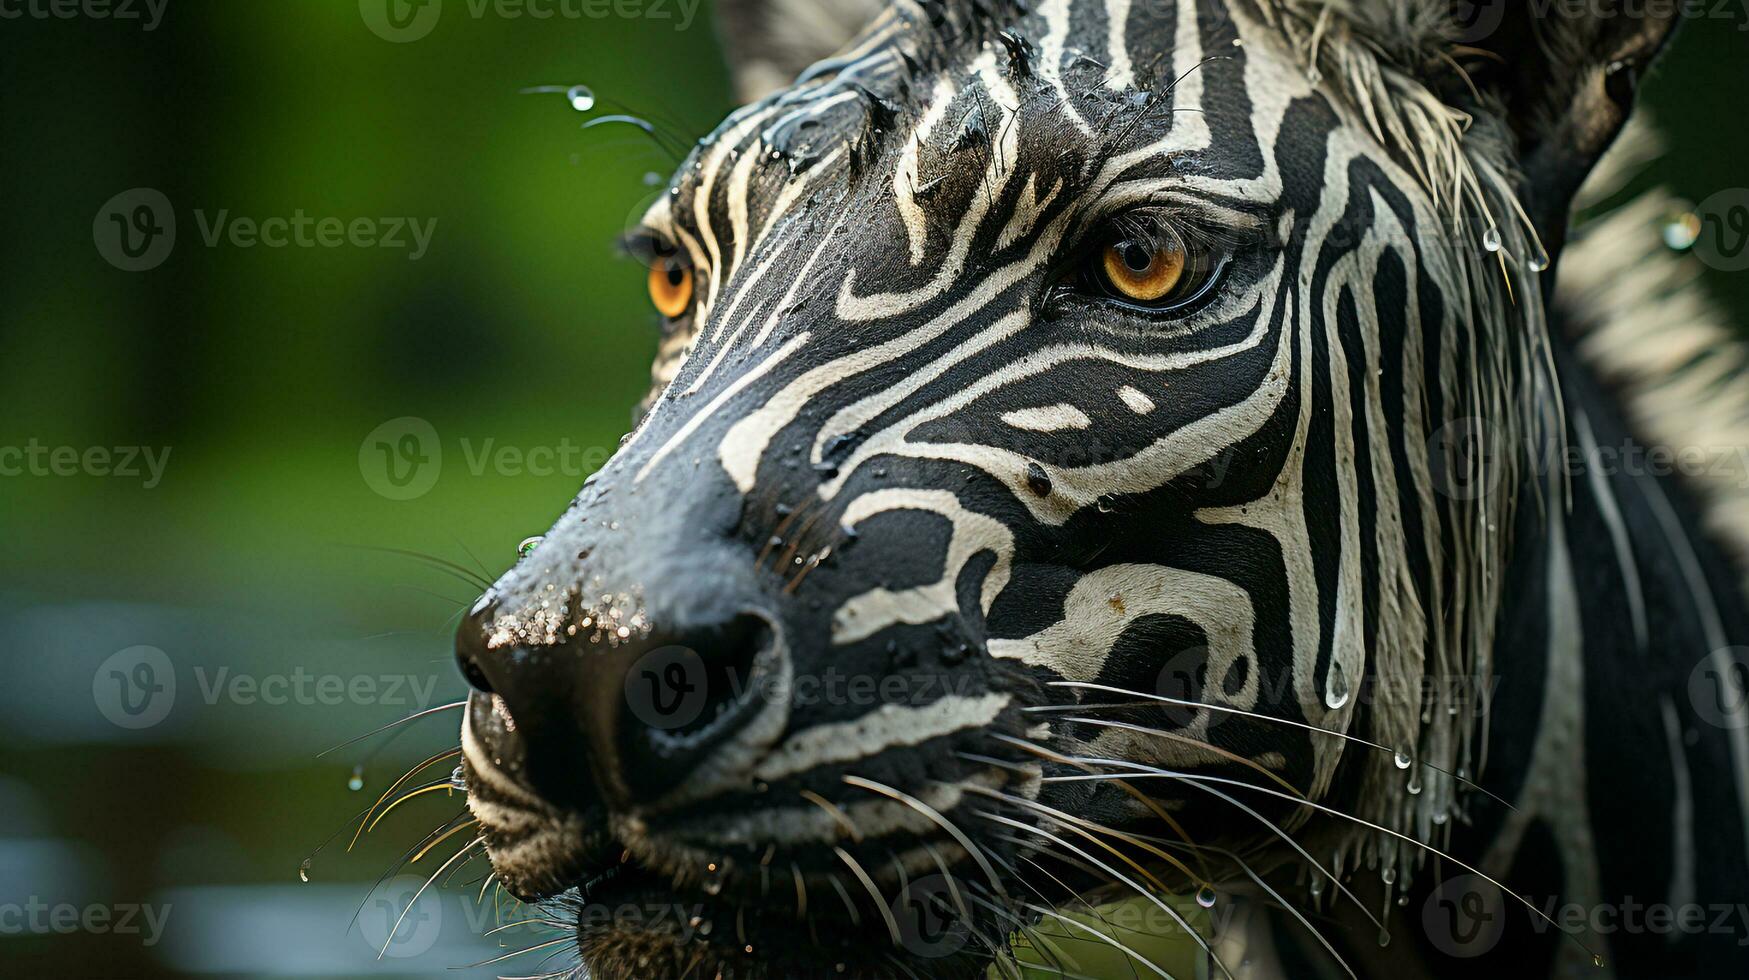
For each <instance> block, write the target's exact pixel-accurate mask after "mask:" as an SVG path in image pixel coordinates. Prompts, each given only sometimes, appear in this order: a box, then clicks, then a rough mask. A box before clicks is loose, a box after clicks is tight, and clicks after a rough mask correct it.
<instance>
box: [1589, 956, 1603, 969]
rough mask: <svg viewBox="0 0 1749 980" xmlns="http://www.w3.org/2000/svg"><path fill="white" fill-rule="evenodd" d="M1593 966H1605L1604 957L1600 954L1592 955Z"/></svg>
mask: <svg viewBox="0 0 1749 980" xmlns="http://www.w3.org/2000/svg"><path fill="white" fill-rule="evenodd" d="M1591 965H1592V966H1602V965H1603V957H1602V955H1600V954H1598V953H1592V954H1591Z"/></svg>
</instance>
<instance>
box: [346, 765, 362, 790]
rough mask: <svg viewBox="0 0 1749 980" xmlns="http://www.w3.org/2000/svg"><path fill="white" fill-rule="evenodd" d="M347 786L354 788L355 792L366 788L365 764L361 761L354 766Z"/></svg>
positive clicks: (350, 788)
mask: <svg viewBox="0 0 1749 980" xmlns="http://www.w3.org/2000/svg"><path fill="white" fill-rule="evenodd" d="M346 788H347V789H349V790H352V791H353V792H354V793H356V792H358V791H359V790H361V789H364V764H363V763H360V764H358V765H356V766H353V767H352V776H351V777H350V778H349V779H347V780H346Z"/></svg>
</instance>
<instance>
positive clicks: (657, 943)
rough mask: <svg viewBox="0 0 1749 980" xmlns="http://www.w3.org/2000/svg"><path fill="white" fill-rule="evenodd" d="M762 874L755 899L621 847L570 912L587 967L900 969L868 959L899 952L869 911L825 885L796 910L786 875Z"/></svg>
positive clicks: (606, 971)
mask: <svg viewBox="0 0 1749 980" xmlns="http://www.w3.org/2000/svg"><path fill="white" fill-rule="evenodd" d="M768 879H769V881H770V884H771V886H772V889H773V894H770V895H767V896H764V897H762V898H759V899H754V898H753V897H751V896H749V895H747V894H745V889H744V888H735V889H733V890H732V891H731V890H725V891H722V892H718V893H716V894H712V893H711V889H710V886H708V885H706V886H703V887H700V886H687V885H684V884H680V883H677V882H676V881H675V880H674V879H673V878H671V877H669V876H667V875H664V874H660V873H658V872H655V871H652V870H651V869H649V868H648V867H647V866H645V865H643V864H642V863H640V862H639V861H638V860H637V859H635V858H631V857H629V856H628V857H627V858H626V859H625V860H624V861H623V862H621V863H617V864H615V865H614V866H613V867H610V868H608V869H606V870H604V871H602V872H601V873H599V874H597V875H595V876H593V877H591V878H590V879H588V880H587V881H586V882H584V883H582V884H580V885H579V886H578V888H577V890H576V892H575V899H574V908H572V909H571V911H572V912H573V913H574V914H575V917H576V918H575V921H576V931H577V941H578V946H579V949H580V950H581V953H582V958H583V961H584V963H585V964H586V965H587V966H588V968H589V970H590V971H591V972H590V976H592V977H595V978H599V980H620V978H624V980H632V978H649V977H682V976H704V977H713V976H718V975H721V976H723V977H725V978H728V977H737V978H764V977H774V978H775V977H816V976H817V977H828V976H832V977H864V978H874V977H889V976H899V975H900V973H899V971H898V970H897V969H896V968H893V967H891V966H889V967H888V968H887V969H884V970H882V969H878V968H876V967H875V966H874V963H873V962H871V961H880V960H884V959H885V960H890V959H896V958H898V957H899V956H900V955H902V950H894V947H893V945H892V942H891V937H890V936H889V935H888V933H887V931H886V929H885V928H884V926H881V925H878V923H879V922H880V921H881V920H880V917H879V916H877V915H875V913H874V912H873V911H871V910H866V909H863V910H859V911H858V913H857V914H856V916H855V917H853V916H852V913H851V912H850V909H851V906H845V905H841V904H840V902H839V898H838V896H837V895H835V894H834V893H833V892H832V891H831V890H830V889H827V890H826V891H825V893H824V894H820V893H817V892H816V893H815V894H813V895H812V896H811V898H812V900H813V901H814V902H816V903H820V907H817V908H813V909H807V910H804V911H801V913H800V914H798V909H797V907H796V905H797V895H798V894H799V893H798V892H797V891H796V890H795V885H794V884H793V882H792V881H791V880H790V875H789V874H788V873H787V872H786V873H784V874H782V875H777V874H772V875H770V876H768ZM786 893H787V894H786ZM828 901H830V902H831V905H830V906H828V905H826V904H825V903H826V902H828ZM864 904H865V905H866V903H864ZM833 906H837V907H836V908H834V907H833ZM871 919H872V920H873V921H871Z"/></svg>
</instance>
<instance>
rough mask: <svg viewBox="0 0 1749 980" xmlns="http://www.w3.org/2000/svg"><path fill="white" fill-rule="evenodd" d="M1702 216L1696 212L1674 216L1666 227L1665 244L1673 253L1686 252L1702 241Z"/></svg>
mask: <svg viewBox="0 0 1749 980" xmlns="http://www.w3.org/2000/svg"><path fill="white" fill-rule="evenodd" d="M1700 231H1701V223H1700V216H1699V215H1697V214H1695V213H1694V212H1692V211H1690V212H1686V213H1683V214H1677V215H1672V216H1671V218H1670V220H1669V221H1668V222H1667V223H1666V224H1665V225H1664V244H1665V246H1666V247H1668V248H1670V249H1671V250H1672V251H1677V252H1686V251H1688V250H1689V249H1691V248H1693V247H1694V243H1695V242H1698V241H1700Z"/></svg>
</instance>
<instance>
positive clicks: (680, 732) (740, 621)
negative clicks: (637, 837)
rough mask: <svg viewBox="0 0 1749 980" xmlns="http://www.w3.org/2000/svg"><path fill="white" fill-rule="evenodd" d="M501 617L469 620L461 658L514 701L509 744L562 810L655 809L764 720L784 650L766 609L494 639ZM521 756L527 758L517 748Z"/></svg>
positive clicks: (507, 707) (474, 676)
mask: <svg viewBox="0 0 1749 980" xmlns="http://www.w3.org/2000/svg"><path fill="white" fill-rule="evenodd" d="M494 618H495V617H494V614H493V613H492V612H491V611H490V610H487V611H485V612H483V613H481V614H478V615H476V616H474V617H470V619H469V621H467V622H464V623H463V625H462V628H461V631H460V632H459V634H458V635H457V641H456V659H457V661H458V662H459V664H460V666H461V671H462V675H463V676H464V677H466V678H467V680H468V683H469V684H470V685H472V686H473V688H474V689H475V690H477V691H480V692H482V693H485V694H491V695H496V696H497V697H499V698H501V699H502V700H503V706H502V707H503V709H504V711H505V713H507V714H508V716H509V721H508V723H507V724H506V725H505V726H504V731H503V732H501V733H500V734H499V735H498V737H499V738H503V739H513V740H515V741H516V742H518V743H519V744H518V745H515V746H506V747H503V748H506V749H509V750H510V751H507V752H506V753H505V754H507V755H510V756H512V757H516V758H520V759H522V760H524V769H525V778H526V779H527V780H528V781H529V783H530V784H531V788H532V789H534V790H535V791H536V792H538V793H540V794H541V795H542V796H543V797H545V798H546V799H548V800H549V801H552V802H554V803H556V804H559V805H570V806H579V807H581V806H582V805H586V804H587V803H588V802H589V801H591V800H597V799H605V800H607V801H608V802H609V803H611V804H615V805H618V806H622V807H623V806H627V805H635V804H647V803H654V802H656V801H658V800H660V799H662V798H663V797H664V796H666V795H667V794H669V793H670V792H671V791H673V790H674V789H675V788H676V787H678V786H679V785H680V784H681V783H682V782H683V781H685V779H686V778H687V777H688V776H689V775H691V774H692V773H693V772H694V771H696V770H697V769H698V768H699V767H700V765H701V764H702V763H704V762H705V761H706V760H707V759H708V758H709V757H710V756H711V755H712V753H714V752H715V751H716V750H718V749H719V748H721V747H723V746H724V745H726V744H728V743H729V742H731V741H732V740H734V738H735V737H736V736H737V735H738V734H739V733H741V732H742V731H743V730H744V729H745V728H746V727H747V725H748V724H749V723H750V722H751V721H752V720H753V719H754V718H756V717H757V716H758V715H759V714H760V712H761V710H762V709H763V708H764V707H765V705H766V702H767V701H768V697H767V694H768V693H769V692H768V688H769V686H770V678H771V677H772V676H773V674H772V668H773V667H774V666H775V664H776V662H777V660H778V658H779V657H780V656H781V651H780V650H779V649H778V638H777V636H776V633H775V632H774V631H773V629H772V627H771V623H770V620H769V619H767V618H766V617H765V616H763V615H760V614H758V613H754V612H744V613H740V614H738V615H731V616H728V617H726V619H725V621H723V622H715V623H704V624H699V625H693V626H688V627H685V628H682V629H676V630H664V629H660V628H657V629H652V630H648V631H645V632H641V633H633V634H632V635H629V636H627V637H625V638H619V637H617V636H614V635H611V634H610V635H608V636H605V637H597V636H593V635H591V636H569V637H566V638H565V639H564V641H563V642H558V643H553V644H550V645H535V646H529V645H518V644H516V643H513V642H493V638H494V636H497V637H500V638H502V637H503V636H504V632H503V631H502V630H499V631H497V632H496V633H495V632H494V625H493V621H494ZM515 750H520V751H515Z"/></svg>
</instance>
